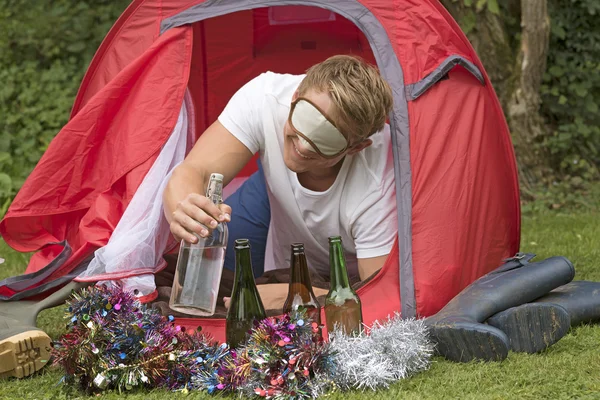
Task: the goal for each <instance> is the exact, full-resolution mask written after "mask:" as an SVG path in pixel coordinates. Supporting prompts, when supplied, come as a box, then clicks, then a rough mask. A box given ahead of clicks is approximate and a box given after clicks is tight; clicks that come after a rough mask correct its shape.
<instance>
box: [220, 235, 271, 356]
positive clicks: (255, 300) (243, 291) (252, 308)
mask: <svg viewBox="0 0 600 400" xmlns="http://www.w3.org/2000/svg"><path fill="white" fill-rule="evenodd" d="M265 318H266V313H265V308H264V306H263V303H262V300H261V298H260V294H259V293H258V289H257V288H256V282H255V281H254V275H253V273H252V258H251V254H250V241H249V240H248V239H237V240H236V241H235V278H234V282H233V290H232V291H231V302H230V306H229V311H228V312H227V322H226V326H225V336H226V340H227V343H228V344H229V347H231V348H235V347H237V346H238V345H239V344H242V343H243V342H245V341H246V334H247V333H248V331H250V330H251V329H252V327H253V326H254V321H260V320H263V319H265Z"/></svg>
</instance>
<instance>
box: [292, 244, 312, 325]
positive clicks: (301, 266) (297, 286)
mask: <svg viewBox="0 0 600 400" xmlns="http://www.w3.org/2000/svg"><path fill="white" fill-rule="evenodd" d="M291 247H292V257H291V259H290V264H291V271H290V288H289V291H288V296H287V299H286V300H285V303H284V305H283V313H284V314H285V313H289V312H291V311H292V310H294V309H297V308H299V307H302V308H304V309H305V310H306V314H307V316H308V317H309V318H310V319H311V320H312V321H313V322H316V323H317V325H321V306H320V304H319V302H318V301H317V297H316V296H315V294H314V293H313V289H312V284H311V282H310V274H309V273H308V265H307V263H306V253H305V252H304V244H303V243H294V244H292V246H291Z"/></svg>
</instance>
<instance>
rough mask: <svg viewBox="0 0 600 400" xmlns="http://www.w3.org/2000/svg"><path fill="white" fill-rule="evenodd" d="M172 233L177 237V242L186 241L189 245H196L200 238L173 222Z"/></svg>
mask: <svg viewBox="0 0 600 400" xmlns="http://www.w3.org/2000/svg"><path fill="white" fill-rule="evenodd" d="M170 229H171V233H172V234H173V236H175V239H177V240H185V241H186V242H188V243H196V241H197V240H198V238H197V237H196V236H194V235H192V234H191V233H190V232H188V231H187V230H186V229H185V228H184V227H182V226H181V225H180V224H179V223H178V222H177V221H175V220H173V222H171V226H170Z"/></svg>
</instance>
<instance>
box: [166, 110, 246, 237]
mask: <svg viewBox="0 0 600 400" xmlns="http://www.w3.org/2000/svg"><path fill="white" fill-rule="evenodd" d="M251 158H252V153H251V152H250V150H248V148H247V147H246V146H245V145H244V144H243V143H242V142H241V141H240V140H239V139H237V138H236V137H235V136H233V135H232V134H231V132H229V131H228V130H227V129H225V127H224V126H223V125H221V123H220V122H219V121H215V123H213V124H212V125H211V126H210V127H209V128H208V129H207V130H206V131H204V133H203V134H202V135H201V136H200V138H199V139H198V141H197V142H196V144H195V145H194V148H193V149H192V150H191V151H190V153H189V154H188V155H187V157H186V158H185V160H183V162H182V163H181V164H179V165H178V166H177V167H176V168H175V169H174V170H173V174H172V175H171V179H169V182H168V183H167V187H166V188H165V191H164V193H163V206H164V215H165V218H166V219H167V221H168V222H169V225H170V229H171V232H172V233H173V235H174V236H175V237H176V238H177V239H180V240H181V239H185V240H186V241H188V242H190V243H194V242H195V241H196V240H197V238H196V237H195V236H194V235H193V234H192V233H197V234H198V235H199V236H206V235H208V232H209V231H210V230H211V229H212V228H213V227H214V226H216V225H215V223H216V222H227V221H229V218H230V217H229V216H231V208H230V207H229V206H227V205H225V204H222V205H220V206H219V207H217V206H215V205H214V204H213V203H212V202H211V201H210V200H209V199H208V198H206V197H205V196H203V195H201V194H200V193H205V191H206V185H208V181H209V178H210V174H211V173H213V172H218V173H220V174H222V175H223V186H226V185H227V184H228V183H229V182H230V181H231V180H232V179H233V177H234V176H236V175H237V174H238V172H239V171H240V170H241V169H242V168H243V166H244V165H246V163H247V162H248V161H249V160H250V159H251ZM225 214H227V215H225ZM211 223H212V225H211ZM202 225H204V226H202Z"/></svg>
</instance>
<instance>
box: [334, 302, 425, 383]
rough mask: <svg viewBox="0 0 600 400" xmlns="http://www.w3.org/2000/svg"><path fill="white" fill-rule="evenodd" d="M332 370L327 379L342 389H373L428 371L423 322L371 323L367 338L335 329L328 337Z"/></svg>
mask: <svg viewBox="0 0 600 400" xmlns="http://www.w3.org/2000/svg"><path fill="white" fill-rule="evenodd" d="M329 340H330V346H331V351H332V352H333V353H334V356H333V358H334V360H333V361H334V362H335V364H336V367H335V369H334V370H333V371H332V372H333V373H332V376H331V379H332V380H333V381H334V382H335V383H336V384H337V385H338V386H339V388H340V389H342V390H347V389H352V388H354V389H359V390H366V389H371V390H375V389H378V388H381V387H385V388H387V387H389V385H390V384H392V383H394V382H396V381H398V380H400V379H404V378H406V377H409V376H411V375H413V374H415V373H417V372H419V371H423V370H426V369H428V368H429V364H430V359H431V356H432V355H433V349H434V346H433V343H432V342H431V341H430V340H429V339H428V336H427V328H426V327H425V325H424V323H423V320H415V319H401V318H400V316H399V315H398V314H396V315H395V316H394V317H393V318H390V319H388V320H387V321H386V322H384V323H383V324H381V323H379V322H375V323H374V324H373V327H372V328H371V329H370V333H369V334H368V335H367V334H366V333H365V332H364V331H363V333H361V334H360V335H359V336H355V337H349V336H346V335H344V334H343V333H342V332H341V331H340V330H339V329H336V330H334V331H333V332H332V333H330V334H329Z"/></svg>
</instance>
